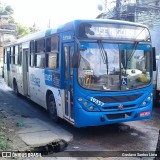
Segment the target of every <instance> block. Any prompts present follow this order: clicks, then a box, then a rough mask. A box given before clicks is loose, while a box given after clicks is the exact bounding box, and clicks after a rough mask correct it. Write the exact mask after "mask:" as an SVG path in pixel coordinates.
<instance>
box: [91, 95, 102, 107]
mask: <svg viewBox="0 0 160 160" xmlns="http://www.w3.org/2000/svg"><path fill="white" fill-rule="evenodd" d="M90 101H91V102H94V103H96V104H97V105H98V106H104V103H103V102H101V101H99V100H98V99H96V98H93V97H91V98H90Z"/></svg>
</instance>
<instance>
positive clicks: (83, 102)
mask: <svg viewBox="0 0 160 160" xmlns="http://www.w3.org/2000/svg"><path fill="white" fill-rule="evenodd" d="M77 100H78V102H79V104H80V105H81V107H82V108H83V109H84V110H86V111H90V112H97V111H98V112H99V111H100V110H99V108H98V107H97V106H95V105H94V104H93V103H92V102H90V101H89V100H87V99H84V98H78V99H77Z"/></svg>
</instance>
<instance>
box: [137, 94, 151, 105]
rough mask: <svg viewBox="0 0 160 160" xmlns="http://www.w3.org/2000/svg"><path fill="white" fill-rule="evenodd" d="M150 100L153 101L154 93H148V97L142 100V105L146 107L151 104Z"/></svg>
mask: <svg viewBox="0 0 160 160" xmlns="http://www.w3.org/2000/svg"><path fill="white" fill-rule="evenodd" d="M150 102H152V93H151V94H149V95H148V97H147V98H146V99H145V100H144V101H143V102H142V104H141V105H140V107H145V106H147V105H149V104H150Z"/></svg>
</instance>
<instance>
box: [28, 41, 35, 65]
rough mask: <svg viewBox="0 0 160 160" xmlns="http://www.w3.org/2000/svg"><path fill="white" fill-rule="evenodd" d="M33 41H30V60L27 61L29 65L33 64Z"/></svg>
mask: <svg viewBox="0 0 160 160" xmlns="http://www.w3.org/2000/svg"><path fill="white" fill-rule="evenodd" d="M34 45H35V44H34V41H31V42H30V61H29V65H30V66H31V67H33V66H34V53H35V47H34Z"/></svg>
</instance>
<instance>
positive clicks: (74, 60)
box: [72, 54, 79, 68]
mask: <svg viewBox="0 0 160 160" xmlns="http://www.w3.org/2000/svg"><path fill="white" fill-rule="evenodd" d="M78 67H79V63H78V55H77V54H73V57H72V68H78Z"/></svg>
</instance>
